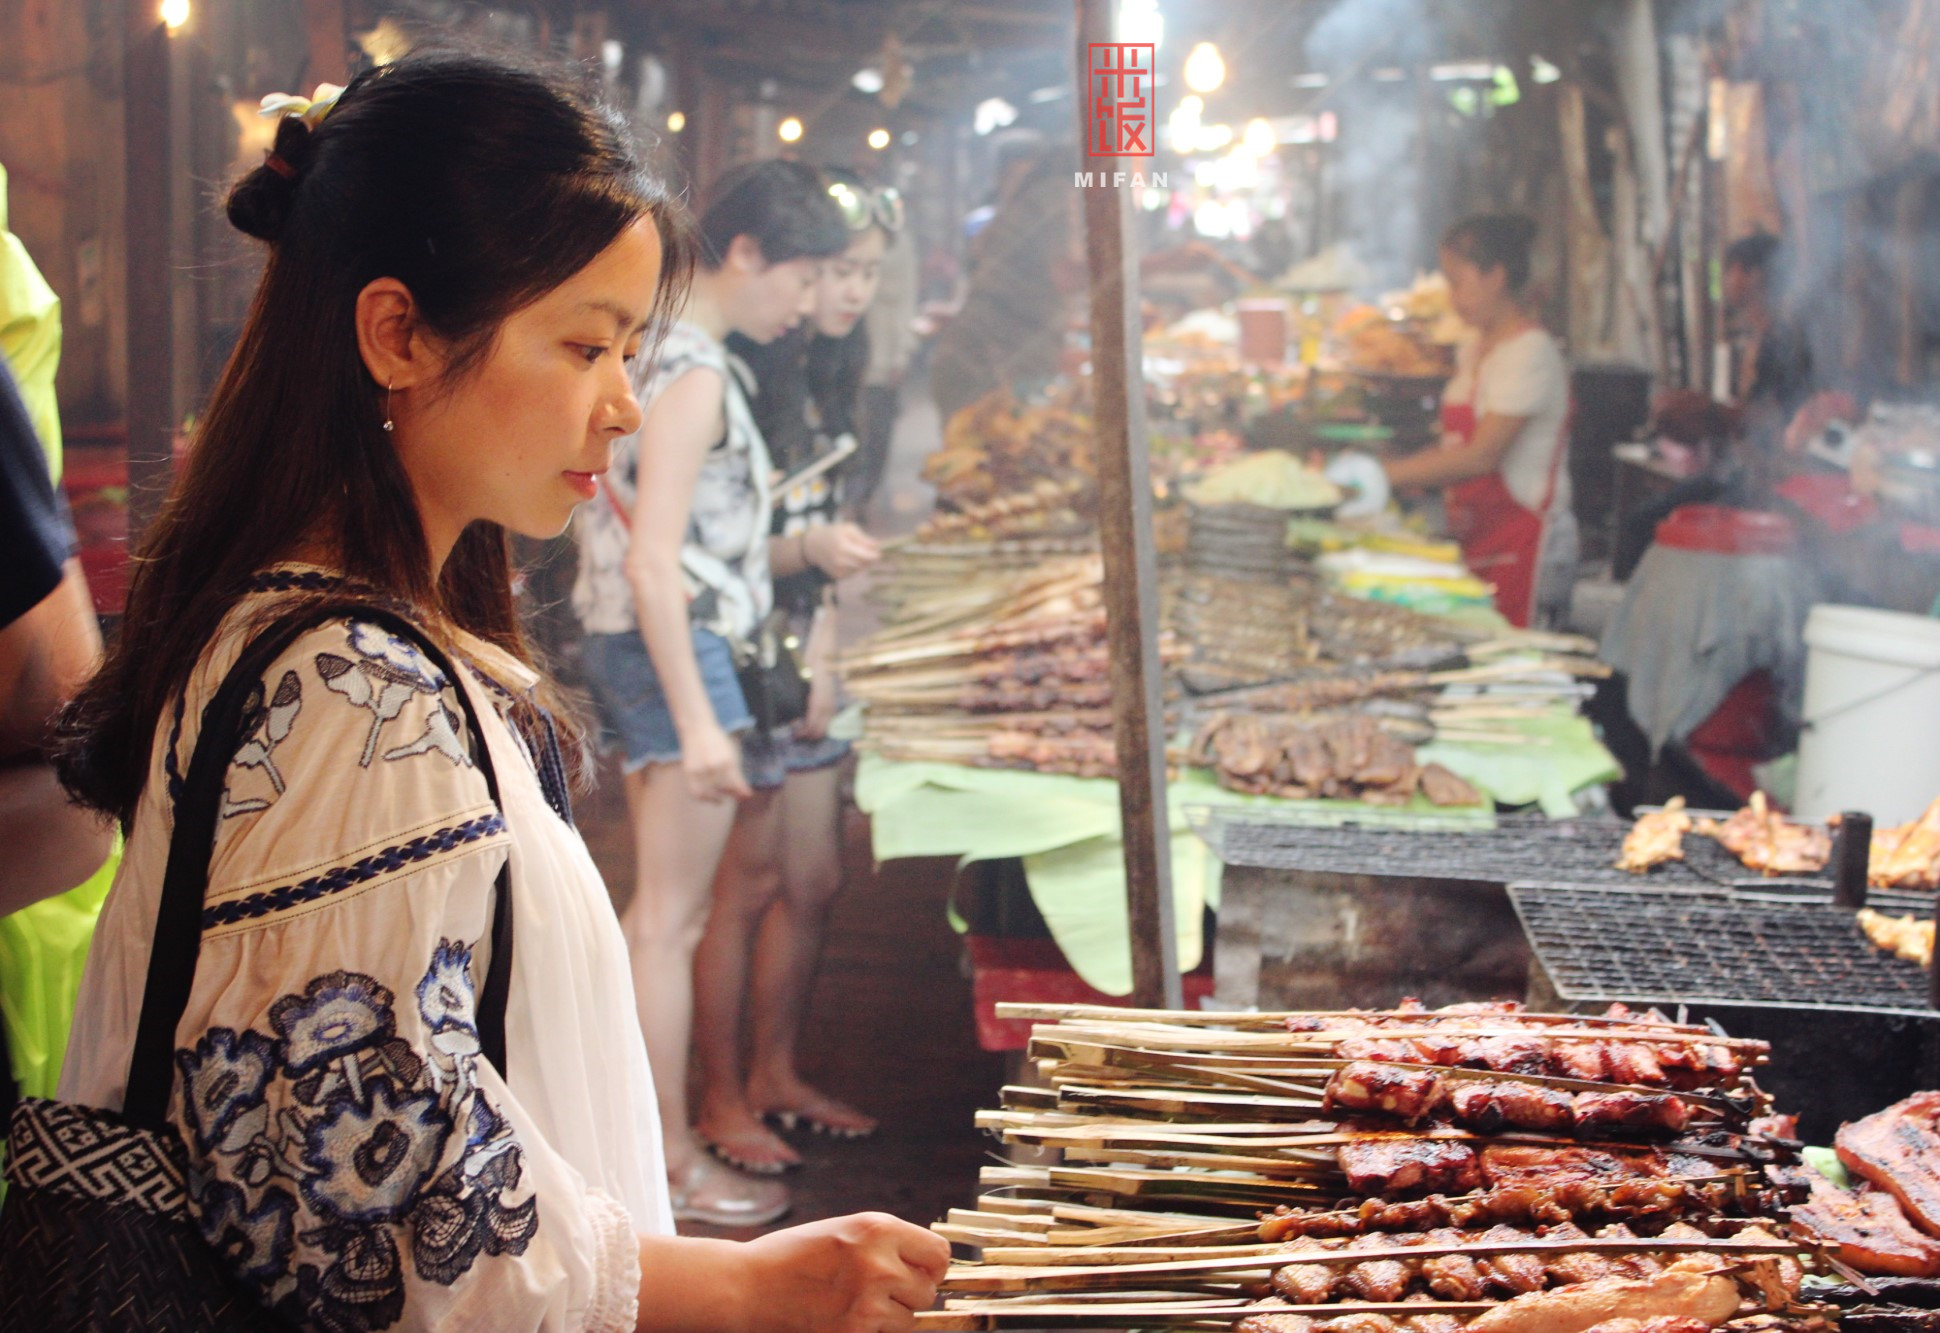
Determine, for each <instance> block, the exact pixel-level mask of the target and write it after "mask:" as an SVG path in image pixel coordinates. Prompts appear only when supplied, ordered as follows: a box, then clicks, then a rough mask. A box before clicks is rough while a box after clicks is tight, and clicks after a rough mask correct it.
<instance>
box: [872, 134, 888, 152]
mask: <svg viewBox="0 0 1940 1333" xmlns="http://www.w3.org/2000/svg"><path fill="white" fill-rule="evenodd" d="M869 146H870V147H871V148H873V149H875V150H876V151H877V152H878V153H880V152H881V151H882V150H883V149H885V148H887V147H889V131H888V130H883V129H875V130H870V131H869Z"/></svg>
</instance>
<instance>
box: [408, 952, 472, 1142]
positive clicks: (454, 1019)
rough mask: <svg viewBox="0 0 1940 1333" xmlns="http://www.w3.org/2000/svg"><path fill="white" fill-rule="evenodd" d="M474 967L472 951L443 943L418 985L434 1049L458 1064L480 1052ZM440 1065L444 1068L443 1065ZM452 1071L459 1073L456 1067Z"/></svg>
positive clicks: (419, 999) (419, 1004)
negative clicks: (461, 1059)
mask: <svg viewBox="0 0 1940 1333" xmlns="http://www.w3.org/2000/svg"><path fill="white" fill-rule="evenodd" d="M471 967H472V951H471V950H470V949H468V948H467V947H465V946H464V945H463V944H460V943H456V942H454V941H452V940H443V941H440V942H439V945H438V948H437V950H436V951H435V952H433V953H432V955H431V970H430V971H429V972H426V973H425V974H424V980H423V981H420V982H419V983H418V1012H419V1013H420V1014H422V1015H423V1016H424V1025H425V1027H426V1028H428V1029H430V1032H431V1049H432V1050H433V1051H435V1052H437V1053H438V1054H439V1055H442V1056H446V1057H449V1058H450V1059H452V1060H454V1061H455V1060H456V1059H457V1058H458V1057H460V1056H469V1055H477V1054H478V1049H479V1047H478V1023H477V1019H476V1016H475V1015H474V1012H473V1010H474V1001H473V995H472V973H471ZM439 1063H440V1065H441V1066H442V1063H443V1062H442V1061H441V1062H439ZM452 1068H453V1070H454V1072H455V1069H456V1066H455V1064H454V1065H453V1066H452ZM479 1104H480V1105H481V1106H482V1105H484V1103H482V1102H481V1103H479Z"/></svg>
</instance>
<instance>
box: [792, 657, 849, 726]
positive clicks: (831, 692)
mask: <svg viewBox="0 0 1940 1333" xmlns="http://www.w3.org/2000/svg"><path fill="white" fill-rule="evenodd" d="M840 693H841V692H840V691H839V690H837V689H836V676H835V668H834V666H833V665H832V664H823V665H820V666H817V667H816V668H815V674H814V675H812V676H810V677H809V678H808V711H807V712H806V713H804V714H803V715H802V720H801V721H800V722H797V723H796V724H795V739H796V740H800V741H819V740H822V739H823V738H824V737H826V736H827V735H828V734H829V723H831V722H833V721H835V713H836V708H837V705H838V704H839V703H840V702H841V700H840V698H839V695H840Z"/></svg>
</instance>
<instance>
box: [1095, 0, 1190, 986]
mask: <svg viewBox="0 0 1940 1333" xmlns="http://www.w3.org/2000/svg"><path fill="white" fill-rule="evenodd" d="M1113 8H1114V3H1113V0H1078V41H1077V48H1076V52H1075V55H1076V59H1077V86H1078V87H1080V88H1085V87H1087V86H1088V85H1089V83H1090V77H1089V73H1088V71H1089V69H1090V59H1089V57H1090V45H1091V43H1093V42H1109V41H1111V40H1112V36H1111V34H1112V12H1113ZM1076 100H1077V103H1078V119H1079V124H1078V134H1079V138H1080V139H1081V140H1082V141H1083V142H1084V143H1085V145H1086V148H1085V154H1086V155H1085V159H1084V166H1085V169H1086V170H1087V171H1090V172H1094V173H1097V172H1106V173H1110V172H1117V171H1123V170H1124V169H1125V167H1126V163H1125V160H1124V159H1122V158H1098V157H1093V156H1091V153H1090V150H1091V135H1090V134H1089V133H1088V132H1087V127H1086V125H1085V117H1086V114H1087V111H1088V108H1089V107H1090V102H1091V99H1090V97H1089V96H1088V95H1087V96H1083V97H1079V98H1077V99H1076ZM1092 179H1093V180H1096V179H1097V178H1096V176H1095V175H1094V176H1093V177H1092ZM1105 179H1107V180H1110V179H1111V176H1110V175H1106V177H1105ZM1080 192H1081V194H1082V195H1083V197H1084V223H1085V254H1086V259H1087V262H1088V264H1089V266H1090V273H1091V390H1092V395H1091V396H1092V404H1093V406H1092V430H1093V432H1094V433H1095V436H1096V439H1097V457H1098V490H1099V500H1098V509H1099V515H1098V529H1099V533H1098V535H1099V543H1100V545H1101V547H1102V548H1103V551H1104V558H1105V610H1106V614H1107V617H1108V622H1107V628H1106V640H1107V643H1108V645H1109V647H1110V650H1111V683H1112V735H1113V737H1114V739H1115V741H1116V744H1117V749H1118V808H1119V813H1120V816H1121V818H1122V820H1123V831H1124V842H1125V894H1126V905H1127V908H1128V909H1129V914H1130V917H1131V937H1132V940H1131V942H1132V995H1133V997H1134V1002H1135V1003H1137V1004H1139V1005H1142V1006H1145V1007H1148V1008H1164V1009H1177V1008H1178V1007H1179V1006H1180V1003H1181V999H1180V990H1179V945H1178V934H1177V931H1176V930H1175V929H1174V926H1173V903H1172V837H1171V828H1170V821H1169V819H1168V812H1167V807H1166V796H1165V785H1166V779H1165V742H1166V736H1165V710H1164V706H1163V703H1162V700H1161V696H1160V686H1161V681H1160V665H1159V644H1158V630H1159V600H1158V558H1157V555H1156V554H1155V552H1154V550H1153V544H1152V468H1151V458H1150V453H1149V448H1148V441H1147V438H1146V429H1145V390H1144V383H1145V377H1144V373H1143V370H1144V367H1143V359H1142V353H1141V348H1140V325H1139V309H1138V256H1137V255H1136V253H1134V241H1133V233H1132V198H1131V191H1130V189H1129V188H1128V187H1114V186H1110V185H1097V184H1092V185H1088V186H1085V187H1083V188H1082V189H1081V191H1080Z"/></svg>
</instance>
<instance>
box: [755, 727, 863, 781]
mask: <svg viewBox="0 0 1940 1333" xmlns="http://www.w3.org/2000/svg"><path fill="white" fill-rule="evenodd" d="M849 749H850V746H849V743H848V742H847V741H838V740H835V739H834V738H832V737H829V736H824V737H822V739H821V740H819V741H804V740H797V739H796V738H795V727H794V724H793V723H790V724H789V725H788V726H785V727H776V728H775V729H774V730H773V731H767V732H764V731H761V730H758V729H757V730H754V731H750V732H749V733H748V734H747V735H745V736H743V737H742V738H741V768H742V771H743V772H745V773H746V774H747V778H748V785H749V786H750V787H753V788H754V789H755V790H756V791H772V790H774V789H775V788H776V787H779V786H781V784H782V783H784V782H786V781H787V780H788V777H789V775H790V774H792V773H812V772H814V771H815V770H816V769H818V768H832V767H834V766H835V765H836V764H839V763H841V762H842V761H843V760H844V759H846V758H848V757H849Z"/></svg>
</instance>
